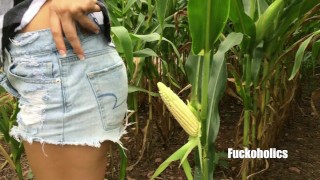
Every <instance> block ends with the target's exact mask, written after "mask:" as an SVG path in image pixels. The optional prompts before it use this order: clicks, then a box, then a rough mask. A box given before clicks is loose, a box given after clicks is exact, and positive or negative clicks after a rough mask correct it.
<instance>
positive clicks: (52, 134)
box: [0, 29, 128, 147]
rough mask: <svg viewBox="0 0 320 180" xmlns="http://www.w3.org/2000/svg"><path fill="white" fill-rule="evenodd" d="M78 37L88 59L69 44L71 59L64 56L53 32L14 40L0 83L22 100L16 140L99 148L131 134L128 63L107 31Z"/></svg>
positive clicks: (12, 40) (28, 35) (80, 34)
mask: <svg viewBox="0 0 320 180" xmlns="http://www.w3.org/2000/svg"><path fill="white" fill-rule="evenodd" d="M78 36H79V38H80V41H81V45H82V48H83V49H84V52H85V59H84V60H79V59H78V57H77V56H76V55H75V54H74V53H73V50H72V48H71V46H70V44H68V42H67V41H65V42H66V46H67V49H68V50H67V56H66V57H62V56H60V54H59V53H58V51H57V49H56V46H55V43H54V41H53V38H52V34H51V31H50V30H49V29H46V30H40V31H34V32H27V33H21V34H18V35H17V36H15V37H14V38H13V39H11V44H10V45H9V47H8V48H7V49H8V50H7V53H6V54H7V55H6V61H7V66H5V69H4V72H5V75H4V76H2V78H0V79H2V81H1V85H2V86H3V87H4V88H5V89H6V90H7V91H8V92H9V93H11V94H12V95H13V96H15V97H17V98H18V102H19V108H20V111H19V113H18V115H17V123H18V125H17V126H14V127H13V128H12V129H11V132H10V134H11V136H13V137H15V138H16V139H17V140H19V141H20V140H24V141H27V142H30V143H32V142H33V141H36V142H40V143H43V144H44V143H48V144H57V145H87V146H92V147H100V144H101V143H102V142H103V141H106V140H109V141H113V142H117V143H120V138H121V136H122V135H123V134H125V133H126V130H125V126H126V125H125V122H124V119H125V116H126V113H127V95H128V80H127V74H126V68H125V65H124V63H123V61H122V59H121V57H120V56H119V54H118V53H117V51H116V50H115V48H114V46H112V45H110V43H109V42H107V40H106V38H105V36H104V35H103V33H100V34H87V33H81V32H80V31H79V32H78Z"/></svg>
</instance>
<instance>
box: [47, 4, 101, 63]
mask: <svg viewBox="0 0 320 180" xmlns="http://www.w3.org/2000/svg"><path fill="white" fill-rule="evenodd" d="M96 2H97V0H72V1H71V0H51V2H50V3H51V4H50V28H51V31H52V35H53V39H54V41H55V43H56V46H57V49H58V50H59V53H60V54H61V55H62V56H65V55H66V46H65V44H64V40H63V34H64V35H65V36H66V38H67V39H68V41H69V43H70V44H71V46H72V48H73V51H74V53H76V54H77V55H78V57H79V59H80V60H82V59H84V58H85V57H84V52H83V49H82V47H81V43H80V40H79V37H78V35H77V31H76V23H78V24H80V25H81V26H82V27H83V28H85V29H88V30H89V31H92V32H94V33H98V32H99V27H98V26H97V25H96V24H95V23H94V22H92V21H91V20H90V19H89V18H88V17H87V14H88V13H91V12H99V11H100V7H99V6H98V5H97V4H96Z"/></svg>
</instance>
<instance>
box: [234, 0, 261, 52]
mask: <svg viewBox="0 0 320 180" xmlns="http://www.w3.org/2000/svg"><path fill="white" fill-rule="evenodd" d="M229 17H230V20H231V21H232V22H233V24H234V27H235V30H236V32H241V33H243V34H245V35H246V36H245V37H244V40H243V42H242V50H243V51H244V52H250V51H252V49H254V48H253V46H254V43H255V36H256V26H255V24H254V21H253V20H252V19H251V18H250V17H249V16H248V15H247V14H246V13H244V7H243V5H242V3H241V1H239V0H231V1H230V16H229ZM250 54H251V53H250Z"/></svg>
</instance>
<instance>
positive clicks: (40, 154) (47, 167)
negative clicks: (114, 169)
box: [24, 142, 111, 180]
mask: <svg viewBox="0 0 320 180" xmlns="http://www.w3.org/2000/svg"><path fill="white" fill-rule="evenodd" d="M110 145H111V143H110V142H104V143H102V145H101V147H100V148H94V147H89V146H71V145H64V146H61V145H52V144H45V145H44V147H43V145H42V144H40V143H38V142H33V143H32V144H29V143H27V142H24V147H25V151H26V154H27V158H28V161H29V164H30V166H31V169H32V171H33V174H34V176H35V178H36V180H103V179H104V175H105V170H106V164H107V151H108V149H109V148H108V147H109V146H110Z"/></svg>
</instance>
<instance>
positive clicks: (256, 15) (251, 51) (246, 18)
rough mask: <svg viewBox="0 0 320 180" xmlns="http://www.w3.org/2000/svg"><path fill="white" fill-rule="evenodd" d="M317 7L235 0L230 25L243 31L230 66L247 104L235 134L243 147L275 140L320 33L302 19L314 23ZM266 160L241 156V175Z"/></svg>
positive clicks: (308, 0) (279, 0)
mask: <svg viewBox="0 0 320 180" xmlns="http://www.w3.org/2000/svg"><path fill="white" fill-rule="evenodd" d="M319 7H320V4H319V1H318V0H302V1H300V0H292V1H288V0H275V1H271V2H266V1H264V0H256V1H249V0H244V1H238V0H231V11H230V20H231V21H232V28H234V30H235V31H236V32H241V33H243V34H244V35H245V36H244V40H243V42H242V43H241V46H240V47H241V49H240V50H239V51H237V52H235V54H236V55H237V58H238V62H239V64H240V66H234V65H232V64H230V66H229V71H230V73H231V74H232V76H233V78H234V80H233V82H234V83H235V86H236V90H237V93H238V95H239V96H240V98H241V99H242V102H243V106H244V110H243V111H244V113H243V116H242V117H241V119H240V123H239V124H241V126H239V127H238V128H241V127H243V130H242V131H241V130H238V134H237V142H239V141H240V140H241V139H242V148H249V149H255V148H258V147H259V148H262V149H267V148H270V147H272V146H273V145H274V144H275V141H276V137H277V136H278V135H279V132H280V130H281V129H282V127H283V125H284V122H285V121H286V119H287V117H288V115H289V114H290V110H291V105H292V102H293V100H294V96H295V92H296V89H297V87H298V81H299V76H297V75H298V74H299V69H300V66H301V61H302V59H303V57H304V53H305V51H306V48H307V46H308V44H309V43H310V42H311V41H312V39H315V37H316V36H317V34H319V31H316V30H317V28H318V27H319V25H317V26H314V25H313V26H310V27H312V28H311V29H310V28H309V29H304V28H303V24H304V25H305V24H308V23H310V21H309V19H310V18H313V16H316V15H317V13H319ZM316 27H317V28H316ZM296 50H297V51H296ZM293 60H294V61H293ZM264 162H265V160H247V159H246V160H243V164H242V169H241V174H242V179H247V178H250V177H252V176H254V175H257V174H258V173H260V172H263V171H264V170H265V169H266V168H263V167H262V166H261V165H262V164H264ZM261 169H262V170H261ZM249 173H252V174H249Z"/></svg>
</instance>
